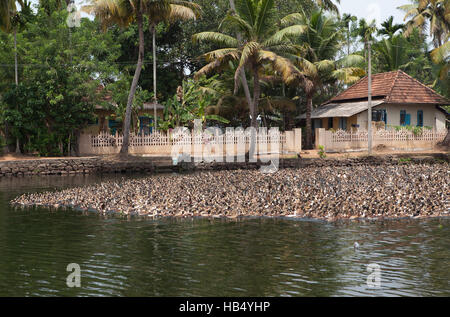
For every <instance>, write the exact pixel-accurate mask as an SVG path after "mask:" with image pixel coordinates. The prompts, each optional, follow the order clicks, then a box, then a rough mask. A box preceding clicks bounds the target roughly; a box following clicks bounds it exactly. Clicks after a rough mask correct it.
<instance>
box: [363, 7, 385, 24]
mask: <svg viewBox="0 0 450 317" xmlns="http://www.w3.org/2000/svg"><path fill="white" fill-rule="evenodd" d="M366 14H367V15H366V16H365V19H366V21H367V23H370V22H372V21H373V20H375V21H376V22H377V23H380V22H382V21H381V8H380V5H379V4H378V3H376V2H371V3H370V4H369V5H368V6H367V9H366Z"/></svg>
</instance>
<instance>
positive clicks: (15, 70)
mask: <svg viewBox="0 0 450 317" xmlns="http://www.w3.org/2000/svg"><path fill="white" fill-rule="evenodd" d="M14 75H15V76H14V77H15V81H16V87H17V86H19V69H18V62H17V30H16V29H14ZM17 110H19V109H17ZM16 153H17V154H21V152H20V141H19V137H18V136H17V137H16Z"/></svg>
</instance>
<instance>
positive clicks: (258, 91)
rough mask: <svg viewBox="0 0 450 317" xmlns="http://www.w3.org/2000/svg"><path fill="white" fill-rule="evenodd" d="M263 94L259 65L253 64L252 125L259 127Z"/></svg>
mask: <svg viewBox="0 0 450 317" xmlns="http://www.w3.org/2000/svg"><path fill="white" fill-rule="evenodd" d="M260 95H261V87H260V85H259V74H258V66H257V65H253V112H252V114H251V115H252V127H254V128H258V121H257V120H256V119H257V116H258V106H259V97H260Z"/></svg>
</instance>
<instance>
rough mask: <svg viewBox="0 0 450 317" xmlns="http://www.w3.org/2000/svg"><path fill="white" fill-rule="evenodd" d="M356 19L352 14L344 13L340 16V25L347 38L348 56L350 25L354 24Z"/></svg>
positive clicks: (348, 53) (348, 52) (348, 49)
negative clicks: (343, 28)
mask: <svg viewBox="0 0 450 317" xmlns="http://www.w3.org/2000/svg"><path fill="white" fill-rule="evenodd" d="M357 20H358V18H357V17H356V16H354V15H352V14H348V13H344V15H343V16H342V19H341V21H342V25H343V26H344V27H345V32H346V37H347V55H350V35H351V25H352V23H354V22H356V21H357Z"/></svg>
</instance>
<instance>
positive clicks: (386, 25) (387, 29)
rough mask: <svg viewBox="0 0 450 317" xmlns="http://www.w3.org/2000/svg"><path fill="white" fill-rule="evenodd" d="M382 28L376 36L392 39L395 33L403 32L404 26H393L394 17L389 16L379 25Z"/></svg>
mask: <svg viewBox="0 0 450 317" xmlns="http://www.w3.org/2000/svg"><path fill="white" fill-rule="evenodd" d="M381 26H382V28H381V29H379V30H378V35H387V36H388V38H392V37H393V36H394V34H395V33H396V32H397V31H400V30H403V28H404V27H405V25H404V24H394V17H393V16H392V15H391V16H390V17H389V18H388V19H387V20H386V21H384V22H383V23H381Z"/></svg>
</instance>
